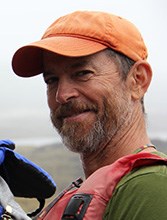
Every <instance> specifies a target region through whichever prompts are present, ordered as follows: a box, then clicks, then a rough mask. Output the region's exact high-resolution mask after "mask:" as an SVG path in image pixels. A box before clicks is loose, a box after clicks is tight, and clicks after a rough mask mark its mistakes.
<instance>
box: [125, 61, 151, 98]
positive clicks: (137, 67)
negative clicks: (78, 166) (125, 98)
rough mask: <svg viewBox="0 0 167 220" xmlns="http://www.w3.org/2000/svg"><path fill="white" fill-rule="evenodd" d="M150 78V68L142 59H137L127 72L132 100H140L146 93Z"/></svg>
mask: <svg viewBox="0 0 167 220" xmlns="http://www.w3.org/2000/svg"><path fill="white" fill-rule="evenodd" d="M151 79H152V69H151V67H150V65H149V63H147V62H146V61H144V60H140V61H137V62H136V63H135V64H134V65H133V66H132V68H131V70H130V72H129V74H128V84H129V87H130V90H131V96H132V99H134V100H140V99H141V98H142V97H143V96H144V94H145V93H146V91H147V89H148V87H149V85H150V82H151Z"/></svg>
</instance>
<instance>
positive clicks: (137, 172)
mask: <svg viewBox="0 0 167 220" xmlns="http://www.w3.org/2000/svg"><path fill="white" fill-rule="evenodd" d="M153 154H156V155H158V156H160V157H162V158H167V155H166V154H164V153H162V152H159V151H155V152H153ZM151 174H152V175H151ZM146 175H150V176H153V175H162V176H163V175H164V176H165V177H167V165H165V164H155V165H151V166H143V167H139V168H135V169H133V170H132V171H131V172H130V173H128V174H126V175H125V176H124V177H123V178H122V179H121V180H120V182H119V183H118V184H117V186H116V189H117V188H119V187H121V186H122V185H124V184H127V183H128V182H129V181H132V180H133V179H134V180H135V179H136V180H137V179H139V178H140V177H142V176H143V177H145V176H146ZM143 181H145V178H143Z"/></svg>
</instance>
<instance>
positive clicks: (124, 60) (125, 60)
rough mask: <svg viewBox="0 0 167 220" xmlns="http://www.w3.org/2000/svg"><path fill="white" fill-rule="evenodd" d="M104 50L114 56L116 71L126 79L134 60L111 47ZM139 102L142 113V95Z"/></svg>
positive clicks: (143, 109)
mask: <svg viewBox="0 0 167 220" xmlns="http://www.w3.org/2000/svg"><path fill="white" fill-rule="evenodd" d="M105 52H106V54H107V55H108V56H110V57H112V58H114V62H115V64H116V65H117V67H118V71H119V73H120V76H121V78H122V80H126V79H127V76H128V73H129V71H130V69H131V68H132V66H133V65H134V63H135V61H134V60H132V59H131V58H129V57H127V56H126V55H124V54H122V53H119V52H117V51H115V50H113V49H111V48H107V49H106V50H105ZM140 102H141V105H142V111H143V113H145V108H144V97H142V98H141V100H140Z"/></svg>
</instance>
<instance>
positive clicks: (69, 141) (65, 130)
mask: <svg viewBox="0 0 167 220" xmlns="http://www.w3.org/2000/svg"><path fill="white" fill-rule="evenodd" d="M122 100H123V99H122ZM103 104H104V105H103V107H104V109H103V116H101V117H100V116H98V115H97V118H96V121H95V122H94V124H93V125H91V129H87V126H86V124H84V122H82V123H79V122H77V123H73V124H72V125H66V126H64V127H63V126H62V127H59V129H57V126H56V121H55V116H54V112H51V121H52V124H53V126H54V127H55V128H56V129H57V131H58V133H59V134H60V136H61V138H62V141H63V143H64V145H65V146H66V147H67V148H68V149H69V150H71V151H73V152H77V153H85V152H86V153H91V152H95V151H97V150H99V148H102V146H103V145H105V144H106V143H107V142H109V141H112V140H113V138H115V137H116V136H118V135H119V134H118V133H119V132H121V130H123V129H124V128H125V127H126V126H127V125H128V124H129V123H130V121H131V116H132V106H130V105H129V104H128V100H127V99H124V103H123V105H122V104H121V103H119V104H118V105H117V107H116V109H115V111H114V112H115V113H114V114H113V112H112V111H111V109H112V107H111V106H114V104H112V103H111V104H110V103H108V101H107V100H106V99H105V100H104V102H103ZM108 106H110V108H109V107H108ZM85 123H86V122H85ZM87 123H88V122H87Z"/></svg>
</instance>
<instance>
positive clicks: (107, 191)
mask: <svg viewBox="0 0 167 220" xmlns="http://www.w3.org/2000/svg"><path fill="white" fill-rule="evenodd" d="M157 164H167V159H165V158H161V157H160V156H157V155H154V154H150V153H142V152H141V153H138V154H132V155H128V156H124V157H122V158H120V159H118V160H117V161H116V162H114V163H113V164H111V165H108V166H105V167H102V168H100V169H98V170H97V171H95V172H94V173H93V174H92V175H91V176H89V177H88V178H87V179H86V180H85V181H84V182H83V184H82V185H81V187H80V188H78V189H75V190H71V191H68V192H66V193H64V195H63V196H59V197H61V198H60V199H59V198H58V199H55V202H53V203H52V204H51V206H49V208H48V207H46V209H44V210H43V212H42V213H41V214H40V215H39V216H38V218H36V219H38V220H67V219H69V220H72V219H74V220H82V219H83V220H94V219H96V220H102V218H103V214H104V212H105V208H106V206H107V203H108V202H109V200H110V199H111V197H112V194H113V192H114V189H115V187H116V185H117V184H118V182H119V181H120V180H121V178H122V177H123V176H125V175H126V174H127V173H129V172H130V171H132V170H133V169H134V168H139V167H143V166H151V165H157Z"/></svg>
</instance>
